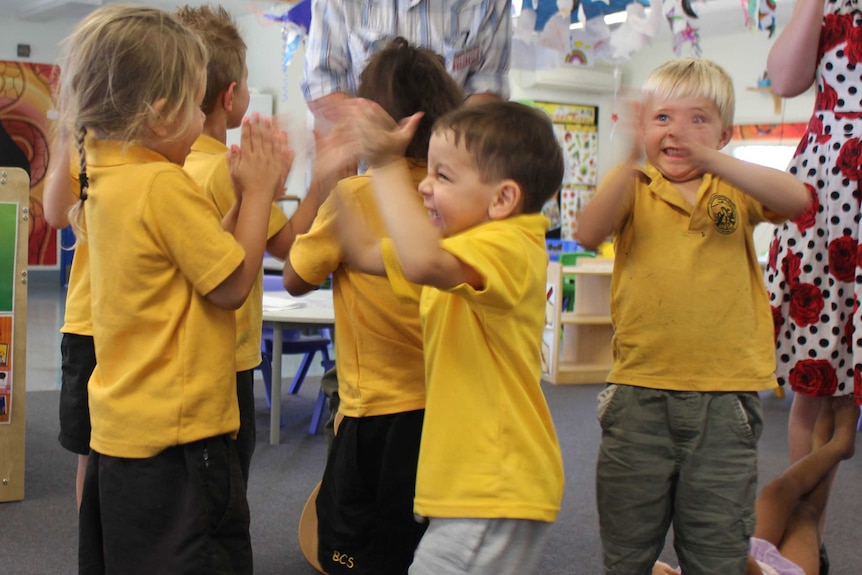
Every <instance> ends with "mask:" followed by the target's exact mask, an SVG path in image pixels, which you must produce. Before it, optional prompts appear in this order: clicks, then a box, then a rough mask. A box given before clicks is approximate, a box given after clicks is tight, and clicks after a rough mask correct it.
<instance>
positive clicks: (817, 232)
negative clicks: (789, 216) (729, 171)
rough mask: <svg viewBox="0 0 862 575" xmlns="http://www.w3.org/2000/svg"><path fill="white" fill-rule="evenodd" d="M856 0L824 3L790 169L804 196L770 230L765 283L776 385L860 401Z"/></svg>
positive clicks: (861, 206)
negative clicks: (807, 107)
mask: <svg viewBox="0 0 862 575" xmlns="http://www.w3.org/2000/svg"><path fill="white" fill-rule="evenodd" d="M860 6H862V0H826V4H825V8H824V14H825V17H824V20H823V31H822V33H821V36H820V55H821V56H820V63H819V65H818V69H817V98H816V102H815V106H814V110H815V111H814V114H813V115H812V117H811V120H810V122H809V124H808V133H807V134H806V135H805V136H803V138H802V140H801V141H800V143H799V147H798V148H797V150H796V154H795V156H794V158H793V160H792V162H791V164H790V168H789V170H790V172H791V173H792V174H794V175H795V176H796V177H797V178H799V180H800V181H802V182H803V183H804V184H805V186H806V187H807V188H808V191H809V192H810V194H811V197H812V204H811V206H810V207H809V209H808V210H807V211H806V212H805V213H803V214H802V215H801V216H800V217H798V218H797V219H795V220H793V221H788V222H786V223H785V224H784V225H783V226H781V227H779V228H778V229H777V230H776V232H775V237H774V239H773V242H772V245H771V246H770V250H769V263H768V267H767V271H766V283H767V288H768V290H769V297H770V304H771V305H772V316H773V319H774V320H775V338H776V360H777V367H778V371H777V375H778V381H779V383H781V384H782V385H785V384H788V383H789V384H790V386H791V388H792V389H793V390H794V391H796V392H798V393H801V394H804V395H811V396H826V395H846V394H850V393H854V394H855V396H856V400H857V402H859V403H862V313H860V310H859V303H860V300H862V267H860V265H862V246H860V243H859V239H860V236H862V192H860V179H862V140H860V139H862V10H860Z"/></svg>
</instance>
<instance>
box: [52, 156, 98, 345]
mask: <svg viewBox="0 0 862 575" xmlns="http://www.w3.org/2000/svg"><path fill="white" fill-rule="evenodd" d="M79 172H80V167H79V166H78V159H77V155H76V157H75V158H74V159H73V161H72V163H71V165H70V174H69V185H70V186H71V189H72V192H74V194H75V195H76V196H77V195H79V193H80V186H81V183H80V180H79V179H78V174H79ZM63 247H65V248H68V247H69V246H63ZM60 331H61V332H62V333H71V334H75V335H89V336H92V335H93V321H92V318H91V314H90V249H89V247H88V245H87V242H86V241H84V242H82V241H80V240H77V241H76V245H75V256H74V257H73V258H72V268H71V269H70V270H69V287H68V288H67V290H66V311H65V314H64V317H63V327H61V328H60Z"/></svg>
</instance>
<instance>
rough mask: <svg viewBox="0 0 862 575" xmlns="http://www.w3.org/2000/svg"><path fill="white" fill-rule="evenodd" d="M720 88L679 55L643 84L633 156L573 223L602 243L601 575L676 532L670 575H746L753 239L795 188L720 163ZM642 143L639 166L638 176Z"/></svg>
mask: <svg viewBox="0 0 862 575" xmlns="http://www.w3.org/2000/svg"><path fill="white" fill-rule="evenodd" d="M733 112H734V92H733V84H732V81H731V79H730V77H729V76H728V75H727V73H726V72H725V71H724V70H722V69H721V68H720V67H719V66H717V65H716V64H714V63H712V62H710V61H708V60H702V59H693V58H683V59H678V60H673V61H671V62H668V63H666V64H664V65H662V66H660V67H659V68H657V69H656V70H655V71H653V73H652V74H651V75H650V76H649V78H647V80H646V83H645V84H644V88H643V99H642V103H641V109H640V110H638V111H637V113H636V118H637V124H638V125H637V129H636V131H635V133H634V134H633V146H632V150H631V153H630V160H629V161H628V162H626V163H624V164H622V165H621V166H618V167H617V168H615V170H614V171H613V172H612V173H611V174H609V175H608V176H607V177H606V178H605V180H604V181H603V182H602V184H601V185H600V186H599V190H598V192H597V193H596V195H595V197H594V198H593V200H592V201H591V202H590V203H589V204H588V205H587V206H586V207H585V208H584V210H583V212H582V213H581V214H580V215H579V216H578V232H577V240H578V241H579V242H580V243H581V244H582V245H584V246H585V247H587V248H594V247H595V246H597V245H598V244H599V243H601V242H602V241H604V240H605V238H606V237H607V236H608V235H609V234H611V233H612V232H613V233H614V252H615V259H614V272H613V278H612V288H611V298H612V302H611V310H612V316H613V321H614V339H613V350H614V367H613V369H612V370H611V373H610V374H609V375H608V384H609V385H608V387H607V388H606V389H605V390H604V391H603V392H602V393H601V394H600V396H599V420H600V422H601V426H602V442H601V446H600V450H599V458H598V464H597V472H596V487H597V497H598V510H599V521H600V526H601V537H602V545H603V551H604V564H605V573H607V574H609V575H617V574H618V575H630V574H631V573H649V572H650V569H651V568H652V566H653V562H654V561H655V560H656V558H657V557H658V555H659V553H660V552H661V549H662V547H663V546H664V540H665V535H666V533H667V530H668V526H669V524H670V523H671V522H673V526H674V533H675V534H676V535H675V538H674V547H675V548H676V551H677V555H678V557H679V561H680V564H681V566H682V571H683V573H744V572H745V565H746V561H747V557H748V540H749V536H750V535H751V534H752V530H753V529H754V498H755V494H756V487H757V485H756V484H757V439H758V437H759V436H760V431H761V426H762V414H761V408H760V400H759V397H758V395H757V392H758V391H761V390H765V389H769V388H773V387H776V381H775V375H774V372H775V350H774V347H773V325H772V316H771V314H770V310H769V303H768V301H767V296H766V290H765V288H764V285H763V278H762V274H761V270H760V267H759V265H758V262H757V256H756V253H755V250H754V241H753V238H752V230H753V228H754V226H755V225H756V224H757V223H758V222H761V221H764V220H770V221H773V222H774V221H779V220H781V219H783V218H784V217H786V216H793V215H795V214H798V213H800V212H802V211H803V210H804V209H805V207H806V206H807V205H808V198H809V195H808V193H807V192H806V190H805V188H804V187H803V186H802V185H801V184H800V183H799V182H798V181H796V179H795V178H793V177H792V176H790V175H789V174H786V173H784V172H781V171H779V170H774V169H771V168H766V167H762V166H756V165H753V164H748V163H746V162H743V161H740V160H737V159H735V158H733V157H732V156H730V155H727V154H722V153H721V152H720V151H719V150H721V148H723V147H724V146H725V145H726V144H727V143H728V142H729V141H730V138H731V135H732V128H733ZM641 146H643V147H644V148H645V150H646V157H647V163H646V166H641V165H638V163H637V159H638V157H639V155H640V151H641Z"/></svg>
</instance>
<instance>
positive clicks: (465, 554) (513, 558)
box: [409, 517, 551, 575]
mask: <svg viewBox="0 0 862 575" xmlns="http://www.w3.org/2000/svg"><path fill="white" fill-rule="evenodd" d="M550 528H551V523H546V522H544V521H530V520H528V519H444V518H437V517H432V518H431V519H430V520H429V523H428V530H427V531H426V532H425V535H424V536H423V537H422V540H421V541H420V542H419V547H418V548H417V549H416V554H415V556H414V557H413V565H411V566H410V571H409V575H462V574H467V573H469V574H470V575H530V574H531V573H533V572H534V571H535V569H536V565H538V563H539V560H540V559H541V557H542V553H543V551H544V547H545V541H546V540H547V537H548V532H549V531H550Z"/></svg>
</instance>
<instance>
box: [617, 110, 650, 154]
mask: <svg viewBox="0 0 862 575" xmlns="http://www.w3.org/2000/svg"><path fill="white" fill-rule="evenodd" d="M624 107H625V108H626V113H625V114H624V115H623V117H622V118H621V119H620V120H619V126H620V127H621V128H622V132H623V135H624V136H625V137H627V138H628V140H629V152H628V154H627V155H626V161H629V162H639V161H640V160H641V158H643V154H644V140H643V112H644V110H643V104H642V103H641V102H640V101H638V100H628V101H626V102H624Z"/></svg>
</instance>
